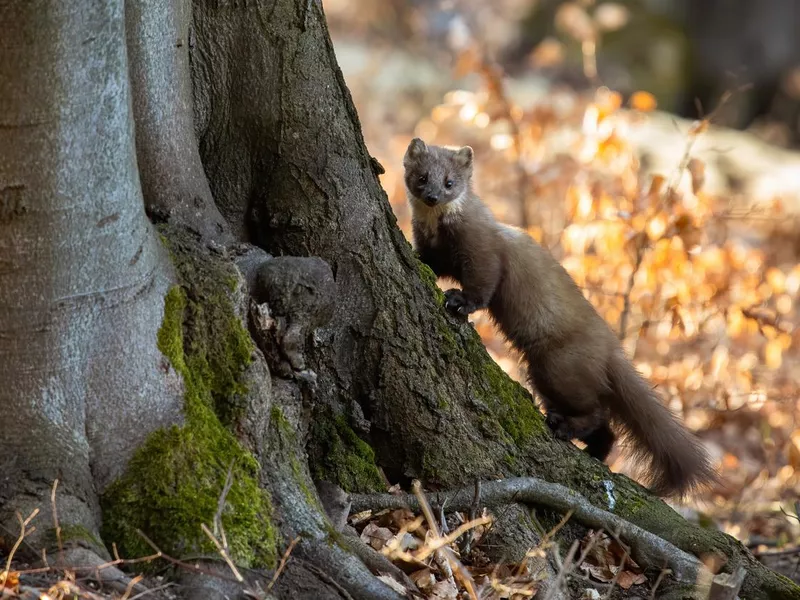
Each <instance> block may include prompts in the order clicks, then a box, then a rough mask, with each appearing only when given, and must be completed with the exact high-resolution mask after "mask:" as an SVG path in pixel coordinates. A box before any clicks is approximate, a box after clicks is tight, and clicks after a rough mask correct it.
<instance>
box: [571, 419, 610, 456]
mask: <svg viewBox="0 0 800 600" xmlns="http://www.w3.org/2000/svg"><path fill="white" fill-rule="evenodd" d="M616 437H617V436H616V435H614V432H613V431H612V430H611V427H610V426H609V424H608V421H604V422H603V423H602V424H601V425H600V426H599V427H598V428H597V429H595V430H594V431H592V432H591V433H589V434H588V435H586V436H583V437H582V438H580V440H581V441H582V442H583V443H584V444H586V452H587V453H588V454H589V455H590V456H593V457H594V458H596V459H597V460H599V461H601V462H603V461H605V460H606V458H608V455H609V453H610V452H611V448H613V447H614V441H615V440H616Z"/></svg>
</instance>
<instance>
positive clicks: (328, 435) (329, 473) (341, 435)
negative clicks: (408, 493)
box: [314, 414, 385, 492]
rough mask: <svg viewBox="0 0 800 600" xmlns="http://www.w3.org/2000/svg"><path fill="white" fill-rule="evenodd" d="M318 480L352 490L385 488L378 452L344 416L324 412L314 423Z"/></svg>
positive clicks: (362, 490) (378, 489)
mask: <svg viewBox="0 0 800 600" xmlns="http://www.w3.org/2000/svg"><path fill="white" fill-rule="evenodd" d="M314 437H315V438H316V440H317V443H318V445H319V446H318V448H317V456H316V457H315V458H316V460H315V461H314V471H315V475H316V477H317V479H324V480H326V481H330V482H332V483H336V484H337V485H339V487H341V488H342V489H344V490H346V491H348V492H374V491H380V490H383V489H384V488H385V485H384V481H383V477H381V474H380V471H378V467H377V465H376V464H375V452H374V451H373V450H372V448H371V447H370V445H369V444H367V443H366V442H365V441H364V440H362V439H361V438H360V437H358V435H356V432H355V431H353V430H352V428H351V427H350V425H349V424H348V423H347V420H346V419H345V417H343V416H339V417H332V416H331V415H329V414H323V415H320V416H319V417H318V418H316V419H315V422H314Z"/></svg>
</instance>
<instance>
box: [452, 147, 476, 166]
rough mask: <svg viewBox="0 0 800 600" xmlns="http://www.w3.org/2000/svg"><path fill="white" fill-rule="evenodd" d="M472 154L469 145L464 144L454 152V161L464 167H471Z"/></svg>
mask: <svg viewBox="0 0 800 600" xmlns="http://www.w3.org/2000/svg"><path fill="white" fill-rule="evenodd" d="M472 156H473V152H472V148H470V147H469V146H464V147H463V148H461V149H460V150H459V151H458V152H456V162H457V163H458V164H459V165H461V166H462V167H464V168H465V169H469V168H471V167H472Z"/></svg>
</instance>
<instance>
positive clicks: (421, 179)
mask: <svg viewBox="0 0 800 600" xmlns="http://www.w3.org/2000/svg"><path fill="white" fill-rule="evenodd" d="M419 182H420V183H428V174H427V173H425V174H424V175H420V176H419Z"/></svg>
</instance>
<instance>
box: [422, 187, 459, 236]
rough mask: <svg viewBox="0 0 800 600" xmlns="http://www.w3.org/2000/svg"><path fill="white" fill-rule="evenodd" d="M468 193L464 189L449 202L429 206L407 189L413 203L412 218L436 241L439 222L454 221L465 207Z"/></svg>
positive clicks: (447, 223) (448, 222)
mask: <svg viewBox="0 0 800 600" xmlns="http://www.w3.org/2000/svg"><path fill="white" fill-rule="evenodd" d="M468 193H469V192H468V191H467V190H464V191H463V192H461V193H460V194H459V195H458V196H456V197H455V198H453V199H452V200H451V201H450V202H448V203H447V204H437V205H436V206H428V205H427V204H425V203H424V202H423V201H422V200H420V199H419V198H417V197H416V196H414V194H412V193H411V192H410V191H409V190H408V189H406V195H407V196H408V201H409V203H410V204H411V215H412V217H411V220H412V221H413V222H414V224H415V225H417V226H418V227H419V228H420V229H421V230H422V231H423V232H424V233H425V235H426V236H427V237H429V238H430V240H431V243H436V237H437V234H438V231H439V222H442V223H444V224H445V225H449V224H451V223H454V222H455V220H456V219H457V218H458V217H459V216H460V215H461V211H462V210H463V209H464V204H465V203H466V200H467V194H468Z"/></svg>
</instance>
